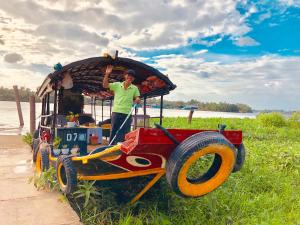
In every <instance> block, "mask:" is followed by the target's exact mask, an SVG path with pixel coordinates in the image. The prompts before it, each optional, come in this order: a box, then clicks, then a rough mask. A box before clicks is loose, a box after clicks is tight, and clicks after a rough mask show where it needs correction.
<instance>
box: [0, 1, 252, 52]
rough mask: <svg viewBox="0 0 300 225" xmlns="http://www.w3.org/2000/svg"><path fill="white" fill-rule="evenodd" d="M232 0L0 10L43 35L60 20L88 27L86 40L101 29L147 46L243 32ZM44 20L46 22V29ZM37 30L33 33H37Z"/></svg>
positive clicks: (119, 42)
mask: <svg viewBox="0 0 300 225" xmlns="http://www.w3.org/2000/svg"><path fill="white" fill-rule="evenodd" d="M235 5H236V2H234V1H232V0H224V1H217V0H214V1H160V0H153V1H146V0H141V1H135V2H128V1H124V0H116V1H99V0H94V1H84V2H80V1H79V2H76V1H70V0H63V1H57V0H54V1H49V0H43V1H37V0H35V1H29V2H28V1H17V0H11V1H9V2H3V3H1V6H0V10H2V12H3V13H4V14H5V15H6V16H8V17H11V18H13V20H15V19H20V20H22V21H24V22H25V23H26V24H28V25H31V28H33V30H34V28H35V27H39V28H38V30H41V29H42V28H44V30H43V35H47V36H51V35H52V36H55V35H56V36H58V34H61V33H62V30H61V27H62V24H63V23H64V24H69V25H68V27H69V29H71V28H73V29H76V30H77V31H79V30H81V35H79V36H78V37H77V39H80V38H84V37H86V35H87V34H86V33H84V32H82V31H84V30H85V31H89V33H90V34H89V38H87V40H86V41H92V42H93V43H95V40H94V39H96V38H95V37H97V36H101V35H100V34H101V33H105V34H106V37H107V38H109V39H110V44H111V45H113V46H124V47H125V46H126V47H131V48H134V49H142V48H143V49H151V48H170V47H177V46H180V45H183V44H186V43H187V41H188V39H189V38H201V37H206V36H211V35H216V34H224V35H232V36H241V35H244V34H245V33H246V32H248V31H249V30H250V28H249V27H248V26H247V24H245V23H244V20H243V19H241V18H242V16H241V15H240V13H239V12H238V11H237V10H236V8H235ZM250 11H251V10H250ZM45 24H48V27H47V29H46V28H45V26H46V25H45ZM50 24H51V27H50ZM72 24H73V25H72ZM76 26H77V27H76ZM75 27H76V28H75ZM56 28H57V30H56ZM73 31H74V30H73ZM77 34H78V33H77ZM92 34H95V35H94V36H95V37H94V38H91V35H92ZM40 35H41V33H39V32H37V33H34V36H36V37H40ZM64 35H65V33H64ZM68 37H69V36H68ZM113 37H118V38H113ZM73 39H74V37H73ZM100 39H101V38H100Z"/></svg>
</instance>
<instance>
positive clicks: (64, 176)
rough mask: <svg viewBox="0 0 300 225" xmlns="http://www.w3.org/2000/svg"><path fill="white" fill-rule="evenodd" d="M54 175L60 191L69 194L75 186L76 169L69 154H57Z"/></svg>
mask: <svg viewBox="0 0 300 225" xmlns="http://www.w3.org/2000/svg"><path fill="white" fill-rule="evenodd" d="M56 175H57V180H58V183H59V187H60V189H61V191H62V192H63V193H65V194H71V193H72V192H74V191H75V189H76V187H77V171H76V169H75V167H74V165H73V162H72V159H71V158H70V157H69V156H64V155H62V156H59V157H58V159H57V163H56Z"/></svg>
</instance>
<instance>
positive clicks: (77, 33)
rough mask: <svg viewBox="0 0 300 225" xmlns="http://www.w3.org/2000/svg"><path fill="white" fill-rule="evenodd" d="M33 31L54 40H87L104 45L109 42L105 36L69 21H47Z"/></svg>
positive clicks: (80, 41) (79, 41)
mask: <svg viewBox="0 0 300 225" xmlns="http://www.w3.org/2000/svg"><path fill="white" fill-rule="evenodd" d="M35 33H36V34H37V35H39V36H45V37H47V38H53V39H55V40H60V39H62V40H68V41H77V42H78V43H82V42H89V43H93V44H95V45H101V46H106V45H107V44H108V42H109V40H108V39H107V38H106V37H103V36H99V35H98V34H96V33H95V32H89V31H87V30H85V29H84V28H83V27H82V26H80V25H77V24H73V23H70V22H48V23H45V24H42V25H40V26H38V27H37V29H36V31H35Z"/></svg>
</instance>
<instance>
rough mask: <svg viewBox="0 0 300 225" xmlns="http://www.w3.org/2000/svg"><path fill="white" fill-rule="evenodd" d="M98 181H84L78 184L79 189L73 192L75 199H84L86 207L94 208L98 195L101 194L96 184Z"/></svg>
mask: <svg viewBox="0 0 300 225" xmlns="http://www.w3.org/2000/svg"><path fill="white" fill-rule="evenodd" d="M95 182H96V181H93V182H91V181H82V182H81V183H79V184H78V190H77V191H75V192H74V193H73V195H74V197H75V199H78V198H79V199H81V198H82V199H83V200H84V204H83V207H84V208H86V207H87V208H93V207H92V206H94V205H96V204H97V196H99V195H101V193H100V192H99V191H97V188H96V187H95V186H94V184H95Z"/></svg>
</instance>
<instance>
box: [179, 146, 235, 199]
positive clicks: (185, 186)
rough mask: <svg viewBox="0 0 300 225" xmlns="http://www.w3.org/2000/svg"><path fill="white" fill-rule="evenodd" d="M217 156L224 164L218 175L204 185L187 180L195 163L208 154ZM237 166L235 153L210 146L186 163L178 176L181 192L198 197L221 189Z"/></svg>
mask: <svg viewBox="0 0 300 225" xmlns="http://www.w3.org/2000/svg"><path fill="white" fill-rule="evenodd" d="M212 153H214V154H217V155H219V156H220V157H221V159H222V162H221V165H220V168H219V170H218V171H217V173H216V174H215V175H214V176H213V177H212V178H211V179H209V180H207V181H205V182H202V183H196V184H195V183H191V182H189V181H188V180H187V173H188V170H189V168H190V167H191V165H192V164H193V163H195V162H196V161H197V160H198V159H199V158H201V157H202V156H204V155H206V154H212ZM234 164H235V155H234V151H233V150H232V149H231V148H230V147H228V146H226V145H220V144H213V145H209V146H207V147H205V148H203V149H199V150H198V151H196V152H194V153H193V154H192V155H191V156H190V157H189V158H188V160H187V161H186V162H185V163H184V165H183V166H182V168H181V169H180V171H179V174H178V187H179V189H180V191H181V192H182V193H183V194H184V195H187V196H191V197H197V196H201V195H205V194H207V193H209V192H211V191H213V190H214V189H216V188H217V187H219V186H220V185H221V184H222V183H223V182H224V181H225V180H226V179H227V178H228V176H229V175H230V173H231V171H232V168H233V166H234Z"/></svg>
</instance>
